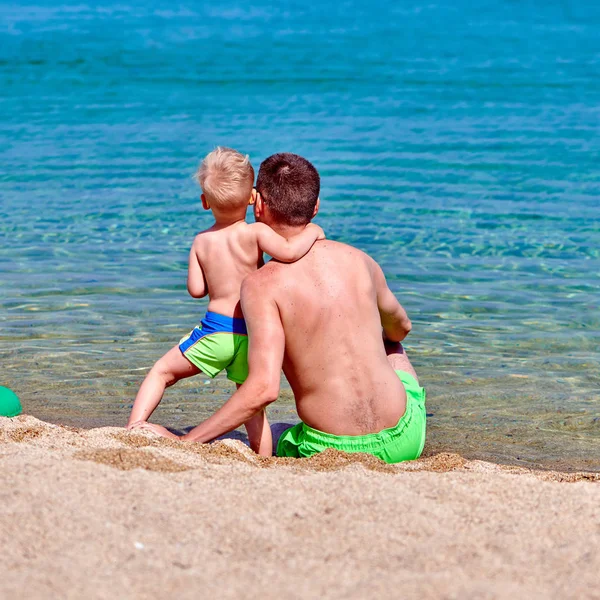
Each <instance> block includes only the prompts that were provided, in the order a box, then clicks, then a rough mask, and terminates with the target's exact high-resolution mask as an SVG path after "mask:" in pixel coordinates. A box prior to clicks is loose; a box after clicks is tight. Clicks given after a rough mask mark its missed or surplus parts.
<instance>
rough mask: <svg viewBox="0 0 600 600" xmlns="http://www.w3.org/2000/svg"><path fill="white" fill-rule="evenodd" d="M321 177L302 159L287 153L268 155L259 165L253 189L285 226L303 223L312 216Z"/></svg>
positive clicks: (310, 164) (307, 221)
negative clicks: (254, 188)
mask: <svg viewBox="0 0 600 600" xmlns="http://www.w3.org/2000/svg"><path fill="white" fill-rule="evenodd" d="M320 187H321V178H320V177H319V173H318V171H317V169H315V167H314V166H313V165H312V163H310V162H309V161H307V160H306V159H305V158H302V157H301V156H298V155H297V154H292V153H290V152H280V153H279V154H273V155H272V156H269V158H267V159H266V160H264V161H263V162H262V164H261V165H260V169H259V171H258V179H257V181H256V191H257V192H258V193H259V194H260V195H261V197H262V199H263V201H264V203H265V204H266V205H267V206H268V207H269V210H270V211H271V214H272V215H273V217H274V218H275V219H276V220H277V221H278V222H280V223H283V224H285V225H292V226H296V225H306V224H307V223H309V222H310V220H311V219H312V218H313V215H314V212H315V206H316V205H317V200H318V199H319V190H320Z"/></svg>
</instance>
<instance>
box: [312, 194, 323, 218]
mask: <svg viewBox="0 0 600 600" xmlns="http://www.w3.org/2000/svg"><path fill="white" fill-rule="evenodd" d="M319 206H321V198H317V203H316V204H315V210H314V211H313V216H312V217H311V219H314V218H315V217H316V216H317V213H318V212H319Z"/></svg>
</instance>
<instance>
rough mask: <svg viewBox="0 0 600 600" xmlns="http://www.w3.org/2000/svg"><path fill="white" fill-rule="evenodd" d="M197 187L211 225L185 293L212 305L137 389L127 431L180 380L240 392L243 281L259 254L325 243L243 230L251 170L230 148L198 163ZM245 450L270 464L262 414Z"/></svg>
mask: <svg viewBox="0 0 600 600" xmlns="http://www.w3.org/2000/svg"><path fill="white" fill-rule="evenodd" d="M197 179H198V182H199V183H200V187H201V188H202V195H201V200H202V206H203V207H204V209H205V210H211V211H212V213H213V216H214V218H215V222H214V224H213V225H212V227H210V228H208V229H207V230H206V231H203V232H201V233H199V234H198V235H197V236H196V238H195V240H194V243H193V245H192V249H191V251H190V258H189V266H188V279H187V289H188V292H189V293H190V295H191V296H192V297H194V298H203V297H204V296H206V295H207V294H208V295H209V297H210V301H209V303H208V311H207V313H206V316H205V317H204V319H202V321H201V324H200V325H199V326H198V327H195V328H194V329H193V331H192V332H191V333H190V334H189V335H187V336H185V337H184V338H183V339H182V340H181V341H180V342H179V344H178V345H177V346H174V347H173V348H171V350H169V351H168V352H167V353H166V354H165V355H164V356H163V357H162V358H161V359H160V360H158V361H157V362H156V364H155V365H154V366H153V367H152V369H151V370H150V372H149V373H148V375H147V376H146V379H144V382H143V383H142V385H141V387H140V389H139V391H138V393H137V396H136V398H135V402H134V404H133V408H132V410H131V415H130V416H129V422H128V424H127V427H128V428H131V427H132V426H133V425H134V424H136V423H138V422H140V421H147V420H148V418H149V417H150V415H151V414H152V413H153V411H154V409H155V408H156V407H157V406H158V404H159V403H160V401H161V399H162V396H163V393H164V391H165V388H167V387H169V386H171V385H173V384H174V383H176V382H177V381H179V380H180V379H184V378H186V377H191V376H192V375H197V374H199V373H204V374H206V375H208V376H209V377H216V375H217V374H218V373H220V372H221V371H222V370H224V369H225V370H226V371H227V377H228V379H230V380H231V381H233V382H234V383H235V384H236V385H237V386H238V387H239V386H240V385H241V384H242V383H244V381H245V380H246V377H247V376H248V335H247V331H246V324H245V322H244V318H243V314H242V310H241V308H240V287H241V284H242V281H243V279H244V277H246V275H248V274H249V273H252V272H253V271H256V270H257V269H258V268H260V267H261V266H263V264H264V261H263V252H266V253H267V254H269V255H270V256H272V257H273V258H275V259H276V260H279V261H282V262H293V261H295V260H298V259H300V258H302V257H303V256H304V255H305V254H306V253H307V252H308V251H309V250H310V248H311V247H312V245H313V244H314V242H315V241H316V240H317V239H323V238H324V237H325V236H324V234H323V230H322V229H321V228H320V227H319V226H317V225H308V226H307V227H306V229H305V230H304V231H303V232H302V233H301V234H299V235H297V236H295V237H293V238H291V239H289V240H286V239H285V238H283V237H281V236H280V235H279V234H277V233H275V231H273V230H272V229H271V228H270V227H268V226H267V225H265V224H263V223H252V224H248V223H246V220H245V219H246V208H247V206H248V204H253V203H254V199H253V191H252V186H253V184H254V169H253V168H252V165H251V164H250V160H249V159H248V157H247V156H243V155H242V154H240V153H239V152H237V151H236V150H232V149H230V148H221V147H219V148H217V149H216V150H213V151H212V152H211V153H210V154H208V155H207V156H206V158H205V159H204V160H203V161H202V163H201V165H200V168H199V169H198V173H197ZM245 426H246V431H247V432H248V441H249V442H250V446H251V448H252V449H253V450H254V451H255V452H257V453H259V454H263V455H265V456H271V451H272V443H271V430H270V428H269V424H268V423H267V418H266V414H265V412H264V411H262V412H260V413H258V414H257V415H255V416H254V417H252V419H250V420H249V421H248V422H247V423H246V424H245Z"/></svg>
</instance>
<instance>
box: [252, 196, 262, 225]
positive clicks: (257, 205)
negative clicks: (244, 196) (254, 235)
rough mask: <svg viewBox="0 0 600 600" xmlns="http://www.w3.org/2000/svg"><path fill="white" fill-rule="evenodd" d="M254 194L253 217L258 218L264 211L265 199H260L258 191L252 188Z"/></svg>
mask: <svg viewBox="0 0 600 600" xmlns="http://www.w3.org/2000/svg"><path fill="white" fill-rule="evenodd" d="M252 192H253V195H254V218H256V219H258V218H260V217H261V216H262V215H263V214H264V212H265V201H264V200H263V199H262V196H261V195H260V192H257V191H256V190H255V189H254V190H252Z"/></svg>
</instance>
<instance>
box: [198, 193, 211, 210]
mask: <svg viewBox="0 0 600 600" xmlns="http://www.w3.org/2000/svg"><path fill="white" fill-rule="evenodd" d="M200 200H202V208H203V209H204V210H210V205H209V204H208V200H207V199H206V196H205V195H204V194H202V195H201V196H200Z"/></svg>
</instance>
